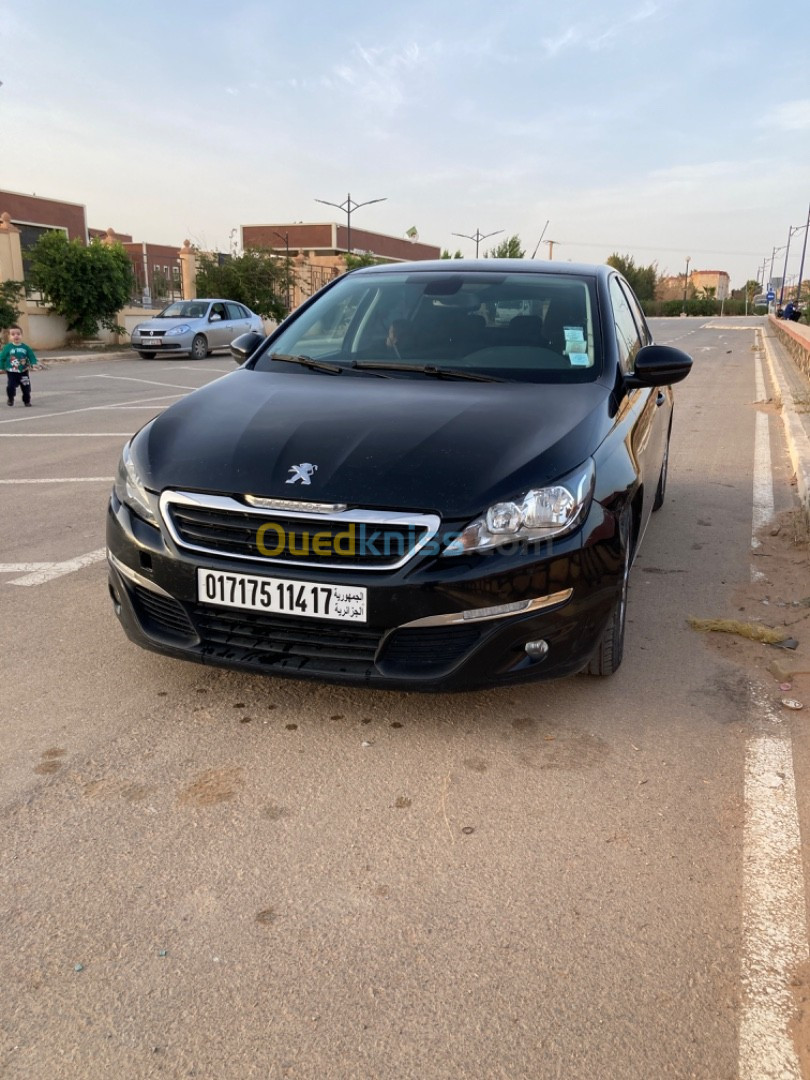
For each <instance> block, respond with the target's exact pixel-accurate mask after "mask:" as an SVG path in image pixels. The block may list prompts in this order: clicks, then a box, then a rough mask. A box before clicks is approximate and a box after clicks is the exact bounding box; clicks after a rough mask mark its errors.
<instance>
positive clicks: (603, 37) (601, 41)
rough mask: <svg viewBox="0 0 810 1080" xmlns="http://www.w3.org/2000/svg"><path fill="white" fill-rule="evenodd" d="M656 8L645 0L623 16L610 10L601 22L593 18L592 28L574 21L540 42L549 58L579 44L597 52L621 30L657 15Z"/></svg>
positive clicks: (619, 33)
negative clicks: (607, 16)
mask: <svg viewBox="0 0 810 1080" xmlns="http://www.w3.org/2000/svg"><path fill="white" fill-rule="evenodd" d="M658 10H659V9H658V4H656V3H653V2H652V0H647V2H645V3H643V4H642V5H641V7H639V8H637V9H636V10H635V11H631V12H630V13H629V14H628V15H625V16H624V17H623V18H622V17H617V16H616V15H615V13H614V12H611V14H610V17H609V19H603V20H602V21H601V22H598V21H596V20H595V21H594V25H593V28H592V29H588V27H587V24H580V23H575V24H573V25H571V26H569V27H567V28H566V29H565V30H563V31H562V32H561V33H559V34H557V35H556V37H550V38H542V39H541V42H540V44H541V45H542V47H543V51H544V52H545V54H546V57H547V58H549V59H553V58H554V57H555V56H557V55H558V54H559V53H561V52H563V51H564V50H565V49H568V48H577V47H580V46H584V47H585V48H586V49H588V51H589V52H599V51H600V50H601V49H604V48H606V47H607V46H608V45H610V44H611V43H612V42H615V41H617V40H620V39H621V37H622V34H623V31H625V30H626V29H627V28H628V27H630V26H633V25H634V24H636V23H641V22H646V21H647V19H651V18H652V17H653V16H654V15H657V14H658Z"/></svg>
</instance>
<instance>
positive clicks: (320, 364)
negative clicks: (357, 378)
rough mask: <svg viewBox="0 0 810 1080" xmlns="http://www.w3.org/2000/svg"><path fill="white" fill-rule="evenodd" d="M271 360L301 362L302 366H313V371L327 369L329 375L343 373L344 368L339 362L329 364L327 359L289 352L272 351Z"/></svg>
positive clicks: (291, 362) (286, 362) (287, 362)
mask: <svg viewBox="0 0 810 1080" xmlns="http://www.w3.org/2000/svg"><path fill="white" fill-rule="evenodd" d="M270 359H271V360H281V361H283V362H284V363H285V364H300V365H301V367H305V368H312V370H313V371H325V372H327V373H328V374H329V375H342V374H343V368H342V367H341V366H340V365H339V364H329V363H327V361H326V360H313V359H312V357H311V356H303V355H302V356H292V355H290V354H289V353H270Z"/></svg>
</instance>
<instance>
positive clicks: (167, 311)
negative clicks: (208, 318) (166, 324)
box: [155, 300, 208, 319]
mask: <svg viewBox="0 0 810 1080" xmlns="http://www.w3.org/2000/svg"><path fill="white" fill-rule="evenodd" d="M207 311H208V304H206V303H204V302H203V303H201V302H200V301H199V300H178V301H177V302H176V303H174V304H169V306H168V307H167V308H164V309H163V311H161V313H160V314H159V315H156V316H155V318H156V319H204V318H205V314H206V312H207Z"/></svg>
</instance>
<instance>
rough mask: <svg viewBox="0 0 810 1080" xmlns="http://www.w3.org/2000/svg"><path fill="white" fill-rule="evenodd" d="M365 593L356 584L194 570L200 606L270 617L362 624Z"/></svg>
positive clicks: (364, 590)
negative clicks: (255, 612)
mask: <svg viewBox="0 0 810 1080" xmlns="http://www.w3.org/2000/svg"><path fill="white" fill-rule="evenodd" d="M366 593H367V590H366V589H365V588H363V587H362V586H358V585H352V586H348V585H326V584H323V583H322V582H318V583H316V582H313V581H291V580H290V579H289V578H273V577H264V576H262V577H254V576H253V575H252V574H223V573H220V571H218V570H203V569H198V570H197V599H198V601H199V602H200V603H201V604H216V605H218V606H219V607H230V608H239V609H240V610H242V611H264V612H266V613H267V614H270V615H295V616H298V617H303V618H307V619H332V620H334V621H337V622H365V621H366Z"/></svg>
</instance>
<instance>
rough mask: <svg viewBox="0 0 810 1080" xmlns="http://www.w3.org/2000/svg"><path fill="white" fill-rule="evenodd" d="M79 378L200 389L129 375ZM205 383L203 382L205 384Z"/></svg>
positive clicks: (179, 388)
mask: <svg viewBox="0 0 810 1080" xmlns="http://www.w3.org/2000/svg"><path fill="white" fill-rule="evenodd" d="M76 378H77V379H115V380H116V381H117V382H137V383H146V385H147V386H165V387H167V388H168V389H170V390H199V389H201V387H199V386H181V385H180V383H164V382H155V380H154V379H133V378H131V377H130V376H128V375H77V376H76ZM204 385H205V383H203V386H204Z"/></svg>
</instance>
